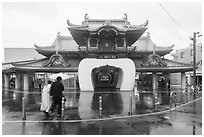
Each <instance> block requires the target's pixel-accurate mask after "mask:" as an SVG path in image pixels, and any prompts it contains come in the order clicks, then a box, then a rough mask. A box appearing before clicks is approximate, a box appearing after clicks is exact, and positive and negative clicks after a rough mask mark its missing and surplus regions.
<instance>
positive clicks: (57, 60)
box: [44, 54, 71, 67]
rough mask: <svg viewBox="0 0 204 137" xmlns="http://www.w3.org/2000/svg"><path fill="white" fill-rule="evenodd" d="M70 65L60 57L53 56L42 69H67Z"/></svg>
mask: <svg viewBox="0 0 204 137" xmlns="http://www.w3.org/2000/svg"><path fill="white" fill-rule="evenodd" d="M69 66H71V65H70V64H67V63H66V62H65V61H64V59H63V57H62V55H60V54H54V55H52V56H51V57H50V59H49V61H48V62H47V63H46V64H45V65H44V67H69Z"/></svg>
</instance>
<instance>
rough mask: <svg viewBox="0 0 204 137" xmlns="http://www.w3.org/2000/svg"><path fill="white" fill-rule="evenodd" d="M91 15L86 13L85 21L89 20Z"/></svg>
mask: <svg viewBox="0 0 204 137" xmlns="http://www.w3.org/2000/svg"><path fill="white" fill-rule="evenodd" d="M88 19H89V17H88V14H87V13H86V14H85V16H84V21H88Z"/></svg>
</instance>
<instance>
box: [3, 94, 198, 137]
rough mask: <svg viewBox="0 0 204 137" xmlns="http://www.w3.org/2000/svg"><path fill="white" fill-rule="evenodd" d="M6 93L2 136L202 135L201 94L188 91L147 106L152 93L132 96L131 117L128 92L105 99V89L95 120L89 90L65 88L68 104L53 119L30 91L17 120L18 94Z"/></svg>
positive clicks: (92, 97) (94, 111)
mask: <svg viewBox="0 0 204 137" xmlns="http://www.w3.org/2000/svg"><path fill="white" fill-rule="evenodd" d="M6 93H8V92H6ZM9 93H10V95H8V96H9V98H7V99H6V98H4V99H3V103H2V104H3V107H2V109H3V110H2V111H3V112H2V114H3V115H2V134H3V135H41V134H44V135H53V134H58V135H89V134H90V135H100V134H101V135H201V134H202V97H201V96H202V95H201V93H200V94H197V96H196V98H194V99H193V98H192V97H193V96H192V94H191V93H189V94H187V93H185V94H184V93H182V94H179V93H180V92H179V93H177V99H176V98H175V97H173V96H172V98H173V99H171V98H170V99H168V98H169V97H168V96H166V95H170V94H168V93H160V94H159V95H158V97H159V101H158V102H157V103H158V105H156V107H155V106H154V105H152V104H151V103H149V104H148V102H151V99H153V98H152V94H151V93H138V94H134V95H133V99H132V101H133V106H135V107H133V110H132V111H133V112H132V115H129V114H128V113H129V104H128V102H129V97H130V96H129V95H130V94H131V93H132V92H121V93H120V95H121V96H120V97H118V94H119V93H118V92H116V93H117V95H116V93H114V96H113V95H112V96H111V97H109V96H110V93H105V94H104V95H102V97H103V99H104V100H103V101H104V103H103V112H102V118H100V117H99V111H98V108H97V106H94V104H95V105H98V104H97V102H98V100H97V101H96V102H95V100H96V98H95V94H93V92H87V93H80V95H78V94H76V93H74V94H73V93H72V92H71V91H70V93H66V94H65V96H66V98H68V100H69V101H68V102H69V107H68V108H66V110H65V116H64V119H63V120H57V119H56V116H55V115H54V116H53V118H52V120H47V119H44V118H45V117H44V115H43V113H42V112H40V111H39V106H40V94H38V93H37V92H36V94H33V95H34V96H32V99H33V100H30V102H29V103H28V104H27V106H26V120H22V108H21V107H22V106H21V105H20V104H17V102H18V101H16V103H15V100H17V98H18V96H13V95H15V94H13V93H14V92H9ZM11 93H12V94H11ZM3 95H5V94H3ZM100 95H101V94H100ZM181 95H182V96H181ZM4 97H5V96H4ZM181 97H182V98H181ZM138 98H140V99H139V100H138ZM111 99H114V102H116V103H117V104H114V103H113V102H111ZM175 99H176V101H175ZM165 100H166V101H165ZM167 100H168V101H167ZM105 101H108V102H109V103H107V102H106V103H105ZM165 102H169V103H165ZM20 103H21V102H20ZM124 104H125V105H124ZM83 107H84V108H83ZM156 108H157V109H156Z"/></svg>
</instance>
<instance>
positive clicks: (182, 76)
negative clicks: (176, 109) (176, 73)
mask: <svg viewBox="0 0 204 137" xmlns="http://www.w3.org/2000/svg"><path fill="white" fill-rule="evenodd" d="M181 89H186V74H185V73H184V72H182V73H181Z"/></svg>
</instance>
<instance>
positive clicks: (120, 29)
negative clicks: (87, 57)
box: [67, 14, 148, 46]
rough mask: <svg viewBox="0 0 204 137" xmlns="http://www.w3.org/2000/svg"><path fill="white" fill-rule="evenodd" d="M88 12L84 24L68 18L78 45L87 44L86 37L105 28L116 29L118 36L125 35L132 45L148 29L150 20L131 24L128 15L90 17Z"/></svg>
mask: <svg viewBox="0 0 204 137" xmlns="http://www.w3.org/2000/svg"><path fill="white" fill-rule="evenodd" d="M87 16H88V15H87V14H86V15H85V17H84V21H83V22H82V25H75V24H72V23H71V22H70V21H69V20H67V24H68V25H69V27H68V29H69V31H70V33H71V35H72V37H73V38H74V40H75V41H76V43H77V44H78V45H80V46H81V45H86V39H87V38H88V37H89V36H90V35H97V34H99V33H100V31H102V30H103V29H104V28H106V29H109V30H114V31H115V32H116V34H117V37H121V35H123V36H124V35H125V37H126V38H127V39H128V40H127V43H126V44H127V46H131V45H132V44H133V43H134V42H135V41H137V40H138V39H139V38H140V37H141V35H142V34H143V33H144V32H145V30H146V29H147V28H146V26H147V24H148V20H147V21H146V22H145V23H144V24H141V25H131V24H130V22H128V20H127V15H126V14H125V17H124V18H123V19H89V18H88V17H87Z"/></svg>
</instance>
